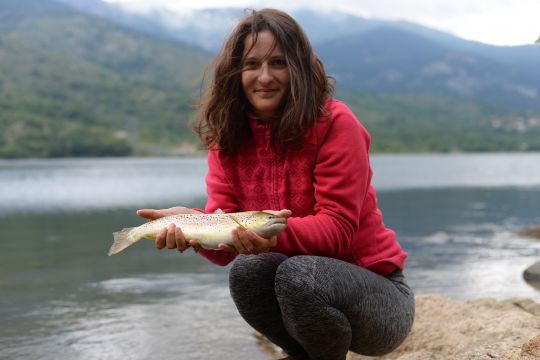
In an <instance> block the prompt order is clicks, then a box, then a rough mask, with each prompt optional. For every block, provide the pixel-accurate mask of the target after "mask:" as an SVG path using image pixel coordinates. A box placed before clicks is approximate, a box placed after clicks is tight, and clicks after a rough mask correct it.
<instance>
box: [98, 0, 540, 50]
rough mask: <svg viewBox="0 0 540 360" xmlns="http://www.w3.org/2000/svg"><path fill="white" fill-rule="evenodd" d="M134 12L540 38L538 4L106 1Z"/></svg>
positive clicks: (520, 40) (491, 0) (509, 39)
mask: <svg viewBox="0 0 540 360" xmlns="http://www.w3.org/2000/svg"><path fill="white" fill-rule="evenodd" d="M105 1H106V2H109V3H116V4H120V5H122V6H123V7H125V8H128V9H132V10H134V11H148V10H149V9H151V8H152V7H158V8H163V9H168V10H173V11H178V12H185V11H189V10H190V9H202V8H222V7H249V8H254V9H260V8H263V7H274V8H278V9H282V10H294V9H297V8H311V9H319V10H332V9H333V10H340V11H344V12H348V13H352V14H356V15H360V16H364V17H370V18H382V19H402V20H409V21H412V22H416V23H419V24H422V25H426V26H429V27H432V28H436V29H439V30H443V31H447V32H450V33H452V34H455V35H458V36H460V37H463V38H465V39H470V40H477V41H481V42H484V43H489V44H495V45H522V44H532V43H534V41H535V40H536V39H537V38H538V36H540V0H333V1H328V0H298V1H291V0H277V1H267V0H251V1H250V0H229V1H224V0H105Z"/></svg>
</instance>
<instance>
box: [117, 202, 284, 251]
mask: <svg viewBox="0 0 540 360" xmlns="http://www.w3.org/2000/svg"><path fill="white" fill-rule="evenodd" d="M171 223H174V224H175V225H176V226H177V227H179V228H180V229H181V230H182V233H183V234H184V236H185V238H186V239H187V240H191V239H195V240H197V241H198V242H199V244H201V246H202V247H203V248H205V249H218V245H219V244H221V243H224V244H229V245H230V244H232V231H233V230H234V229H236V228H238V227H241V228H244V229H246V230H251V231H253V232H255V233H256V234H258V235H259V236H261V237H263V238H270V237H272V236H275V235H277V234H279V233H280V232H281V231H283V230H284V229H285V227H286V226H287V219H286V218H285V217H281V216H276V215H273V214H270V213H266V212H263V211H245V212H238V213H229V214H225V213H215V214H203V213H201V214H180V215H171V216H165V217H162V218H159V219H157V220H153V221H149V222H147V223H146V224H143V225H141V226H138V227H132V228H125V229H122V230H120V231H118V232H115V233H113V235H114V242H113V244H112V246H111V249H110V250H109V256H111V255H114V254H118V253H119V252H120V251H122V250H124V249H125V248H127V247H128V246H130V245H133V244H135V243H136V242H138V241H139V240H142V239H148V240H153V241H155V240H156V237H157V235H158V234H159V232H160V231H161V230H162V229H163V228H165V227H167V226H168V225H169V224H171Z"/></svg>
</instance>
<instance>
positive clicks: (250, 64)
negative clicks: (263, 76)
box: [242, 59, 259, 70]
mask: <svg viewBox="0 0 540 360" xmlns="http://www.w3.org/2000/svg"><path fill="white" fill-rule="evenodd" d="M258 66H259V63H258V62H257V61H256V60H254V59H247V60H245V61H244V63H243V64H242V68H243V69H246V70H249V69H255V68H257V67H258Z"/></svg>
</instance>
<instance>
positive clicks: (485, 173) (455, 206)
mask: <svg viewBox="0 0 540 360" xmlns="http://www.w3.org/2000/svg"><path fill="white" fill-rule="evenodd" d="M372 164H373V168H374V172H375V176H374V184H375V185H376V187H377V189H378V197H379V202H380V207H381V208H382V210H383V213H384V219H385V223H386V224H387V225H388V226H389V227H391V228H393V229H394V230H396V232H397V234H398V238H399V239H400V242H401V244H402V246H403V247H404V249H405V250H406V251H407V252H408V253H409V259H408V261H407V271H406V274H407V278H408V279H409V282H410V283H411V284H412V285H413V288H414V290H415V292H416V293H417V294H422V293H431V292H440V293H443V294H446V295H449V296H452V297H455V298H460V299H468V298H474V297H480V296H491V297H496V298H500V299H502V298H509V297H515V296H523V297H529V298H533V299H536V300H537V301H540V296H539V293H538V292H537V291H536V290H534V289H533V288H532V287H530V286H529V285H527V284H526V283H525V282H524V281H523V280H522V271H523V270H524V269H525V268H526V267H527V266H528V265H530V264H532V263H534V262H535V261H538V260H540V245H539V243H537V242H536V241H531V240H529V239H524V238H520V237H519V236H517V235H516V232H517V231H518V230H520V229H522V228H524V227H527V226H531V225H534V224H538V223H540V167H539V166H538V165H537V164H540V154H530V153H527V154H467V155H396V156H394V155H384V156H374V157H372ZM205 172H206V162H205V159H204V158H180V159H77V160H26V161H0V229H1V234H2V235H1V241H0V257H1V259H0V293H1V294H2V295H1V297H0V318H2V324H3V326H2V327H1V328H0V358H24V359H59V358H65V359H109V358H110V359H118V358H120V357H122V358H127V359H148V358H159V359H176V358H181V359H200V358H202V357H206V358H220V359H223V360H228V359H231V360H232V359H268V356H267V355H266V354H264V353H263V352H261V351H260V349H259V348H258V347H257V345H256V343H255V340H254V338H253V336H252V331H251V329H249V327H248V326H247V325H246V324H245V323H244V322H243V321H242V320H241V318H240V317H239V315H238V314H237V312H236V309H235V308H234V304H233V303H232V302H231V300H230V296H229V294H228V289H227V271H228V268H227V267H225V268H223V267H218V266H215V265H213V264H210V263H208V262H207V261H206V260H204V259H202V258H200V257H198V256H197V255H196V254H193V253H192V252H185V253H184V254H179V253H178V252H177V251H168V250H162V251H157V250H155V249H154V248H153V244H152V243H151V242H149V241H148V242H144V243H140V244H137V246H134V247H133V248H130V249H128V250H126V251H125V252H123V253H122V254H120V255H118V256H114V257H107V256H106V253H107V250H108V248H109V246H110V243H111V241H112V236H111V233H112V232H113V231H116V230H118V229H120V228H122V227H126V226H133V225H138V224H140V223H141V219H139V218H137V216H136V215H135V214H134V211H135V209H137V208H140V207H166V206H171V205H177V204H182V205H187V206H198V207H200V206H203V204H204V201H205V193H204V191H205V185H204V176H205Z"/></svg>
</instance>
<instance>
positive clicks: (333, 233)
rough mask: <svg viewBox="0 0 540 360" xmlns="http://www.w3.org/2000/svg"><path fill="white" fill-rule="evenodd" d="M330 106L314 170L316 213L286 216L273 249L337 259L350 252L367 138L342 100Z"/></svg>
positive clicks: (363, 186)
mask: <svg viewBox="0 0 540 360" xmlns="http://www.w3.org/2000/svg"><path fill="white" fill-rule="evenodd" d="M331 111H332V120H331V123H330V125H329V127H328V130H327V132H326V134H325V136H324V138H323V139H322V140H321V142H320V144H319V146H318V148H319V150H318V153H317V158H316V163H315V167H314V170H313V181H314V191H315V192H314V196H315V206H314V215H310V216H306V217H302V218H298V217H292V218H290V219H289V220H288V225H287V229H286V231H285V232H283V233H282V234H280V235H279V237H278V245H277V246H276V248H275V251H277V252H284V253H288V254H311V255H322V256H328V257H336V258H340V257H342V256H343V254H344V253H346V252H349V251H350V248H351V243H352V240H353V238H354V235H355V233H356V232H357V230H358V227H359V224H360V217H361V211H362V206H363V203H364V199H365V197H366V194H367V192H368V189H369V186H370V182H371V168H370V164H369V144H370V137H369V134H368V132H367V131H366V130H365V129H364V127H363V126H362V125H361V124H360V123H359V122H358V120H357V119H356V117H355V116H354V114H353V113H352V111H351V110H350V109H349V108H348V107H347V106H345V104H343V103H337V104H335V106H334V109H332V110H331Z"/></svg>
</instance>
